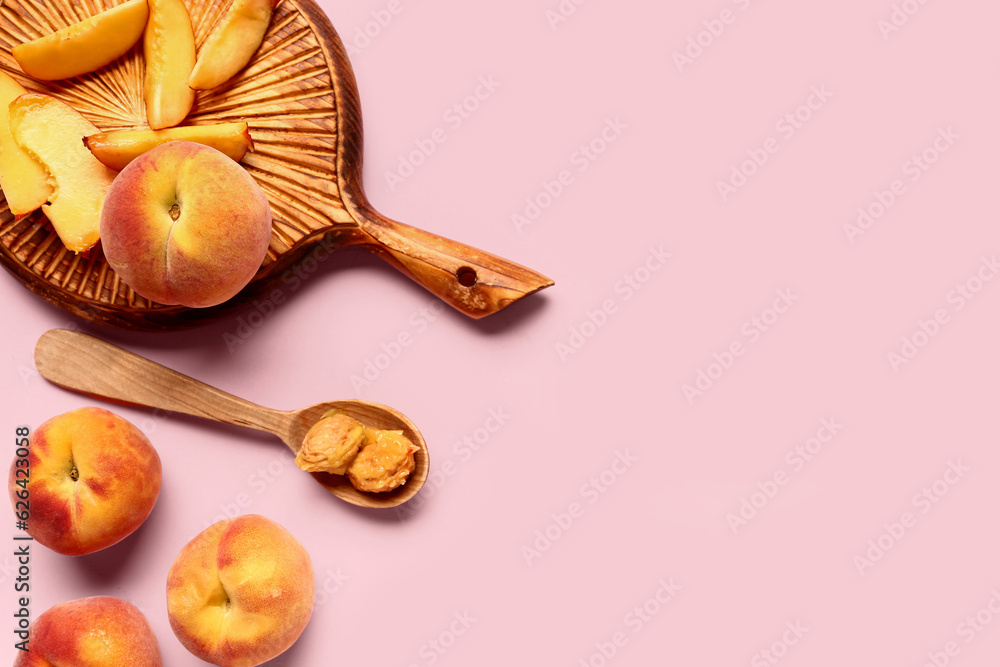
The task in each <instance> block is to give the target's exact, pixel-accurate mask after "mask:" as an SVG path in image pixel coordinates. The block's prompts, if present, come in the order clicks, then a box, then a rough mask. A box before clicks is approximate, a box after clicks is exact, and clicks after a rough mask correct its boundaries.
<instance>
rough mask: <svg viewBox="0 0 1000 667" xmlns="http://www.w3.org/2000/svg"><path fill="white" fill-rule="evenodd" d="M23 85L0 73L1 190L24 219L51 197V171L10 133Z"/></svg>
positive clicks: (13, 209)
mask: <svg viewBox="0 0 1000 667" xmlns="http://www.w3.org/2000/svg"><path fill="white" fill-rule="evenodd" d="M26 92H28V91H26V90H25V89H24V86H22V85H21V84H19V83H18V82H17V81H15V80H14V79H13V78H12V77H11V76H10V75H8V74H6V73H4V72H0V189H2V190H3V194H4V196H5V197H6V198H7V206H8V207H9V208H10V212H11V213H13V214H14V217H15V218H21V217H24V216H25V215H27V214H29V213H31V212H32V211H34V210H35V209H36V208H38V207H39V206H41V205H42V204H44V203H45V202H47V201H48V200H49V196H51V195H52V186H51V185H49V173H48V172H47V171H45V167H43V166H42V165H41V164H39V163H38V161H37V160H35V158H33V157H31V155H30V154H29V153H28V152H27V151H25V150H24V149H23V148H21V147H20V146H18V145H17V142H16V141H14V136H13V135H12V134H11V133H10V122H9V117H10V113H9V106H10V103H11V102H13V101H14V100H15V99H17V98H18V97H20V96H21V95H24V94H25V93H26Z"/></svg>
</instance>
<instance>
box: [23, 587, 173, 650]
mask: <svg viewBox="0 0 1000 667" xmlns="http://www.w3.org/2000/svg"><path fill="white" fill-rule="evenodd" d="M26 636H27V648H28V650H27V651H18V652H17V657H16V658H15V659H14V667H50V666H51V665H65V666H66V667H89V666H90V665H118V666H120V667H125V665H128V667H162V665H163V660H162V659H161V658H160V647H159V645H158V644H157V643H156V635H154V634H153V629H152V628H151V627H150V626H149V622H148V621H147V620H146V617H145V616H143V615H142V612H141V611H139V610H138V609H137V608H136V607H135V606H134V605H132V604H130V603H128V602H126V601H125V600H120V599H118V598H113V597H105V596H102V597H91V598H83V599H81V600H73V601H72V602H64V603H62V604H57V605H55V606H54V607H50V608H49V609H48V610H47V611H46V612H45V613H43V614H42V615H41V616H39V617H38V618H36V619H35V620H34V622H33V623H32V624H31V625H30V626H29V627H28V630H27V632H26Z"/></svg>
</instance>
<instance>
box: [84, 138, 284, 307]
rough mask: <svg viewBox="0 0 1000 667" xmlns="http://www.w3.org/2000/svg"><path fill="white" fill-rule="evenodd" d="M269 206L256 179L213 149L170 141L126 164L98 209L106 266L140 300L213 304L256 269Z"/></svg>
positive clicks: (239, 286)
mask: <svg viewBox="0 0 1000 667" xmlns="http://www.w3.org/2000/svg"><path fill="white" fill-rule="evenodd" d="M270 240H271V207H270V205H269V204H268V201H267V196H266V195H265V194H264V191H263V190H262V189H261V187H260V185H258V184H257V181H255V180H254V179H253V177H252V176H250V174H249V173H248V172H247V170H246V169H244V168H243V167H242V166H241V165H240V164H239V163H237V162H235V161H233V160H232V159H231V158H229V157H227V156H226V155H224V154H223V153H221V152H220V151H217V150H216V149H214V148H210V147H208V146H205V145H202V144H197V143H194V142H190V141H170V142H167V143H165V144H161V145H160V146H157V147H156V148H154V149H152V150H150V151H148V152H146V153H143V154H142V155H140V156H139V157H137V158H136V159H135V160H133V161H132V162H130V163H129V164H128V165H127V166H126V167H125V168H124V169H122V170H121V172H119V173H118V176H117V177H116V178H115V180H114V182H113V183H112V184H111V188H110V189H109V190H108V195H107V197H106V198H105V200H104V208H103V209H102V211H101V243H102V245H103V247H104V255H105V257H106V258H107V260H108V264H109V265H110V266H111V268H113V269H114V270H115V272H116V273H118V275H119V276H121V279H122V280H124V281H125V284H127V285H128V286H129V287H131V288H132V289H134V290H135V291H136V292H137V293H138V294H140V295H141V296H144V297H146V298H147V299H150V300H151V301H155V302H157V303H161V304H166V305H175V304H180V305H183V306H188V307H191V308H203V307H207V306H214V305H217V304H220V303H222V302H224V301H228V300H229V299H230V298H232V297H233V296H235V295H236V294H237V293H238V292H239V291H240V290H241V289H242V288H243V287H245V286H246V284H247V283H248V282H250V279H251V278H253V276H254V274H255V273H256V272H257V270H258V269H259V268H260V266H261V263H262V262H263V260H264V256H265V255H266V253H267V247H268V244H269V243H270Z"/></svg>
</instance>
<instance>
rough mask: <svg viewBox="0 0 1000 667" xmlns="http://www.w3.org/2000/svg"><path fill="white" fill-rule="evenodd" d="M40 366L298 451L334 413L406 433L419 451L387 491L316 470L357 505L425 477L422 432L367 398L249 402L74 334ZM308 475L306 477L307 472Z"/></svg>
mask: <svg viewBox="0 0 1000 667" xmlns="http://www.w3.org/2000/svg"><path fill="white" fill-rule="evenodd" d="M35 366H36V367H37V368H38V372H39V373H40V374H41V375H42V377H44V378H45V379H46V380H48V381H50V382H52V383H53V384H57V385H59V386H60V387H64V388H66V389H71V390H73V391H78V392H80V393H82V394H85V395H87V396H92V397H96V398H101V399H104V400H107V401H111V402H112V403H118V404H122V405H139V406H144V407H150V408H159V409H161V410H167V411H170V412H180V413H183V414H186V415H193V416H195V417H203V418H205V419H211V420H214V421H219V422H223V423H225V424H235V425H238V426H245V427H247V428H252V429H256V430H258V431H264V432H266V433H271V434H273V435H276V436H278V437H279V438H280V439H281V440H282V441H283V442H284V443H285V444H286V445H288V448H289V449H291V450H292V452H293V453H296V454H297V453H298V451H299V449H300V448H301V447H302V440H303V439H304V438H305V435H306V431H308V430H309V428H310V427H311V426H312V425H313V424H315V423H316V422H317V421H319V420H320V418H322V416H323V415H324V414H326V413H327V412H328V411H330V410H333V409H338V410H342V411H343V412H345V413H347V414H348V415H350V416H351V417H354V418H355V419H357V420H358V421H360V422H361V423H363V424H365V425H367V426H372V427H374V428H378V429H386V430H398V431H403V434H404V435H405V436H406V437H407V438H409V439H410V441H411V442H412V443H413V444H415V445H417V446H418V447H419V448H420V449H419V451H417V453H416V454H415V455H414V458H415V461H416V464H417V467H416V469H415V470H414V471H413V472H412V473H410V476H409V478H408V479H407V481H406V484H404V485H403V486H400V487H398V488H396V489H394V490H393V491H389V492H387V493H366V492H364V491H358V490H357V489H355V488H354V487H353V486H351V483H350V481H348V479H347V478H346V477H344V476H342V475H331V474H329V473H310V474H311V475H312V477H313V479H315V480H316V481H317V482H319V483H320V484H322V485H323V486H324V487H325V488H326V489H327V490H328V491H329V492H330V493H332V494H333V495H335V496H337V497H338V498H340V499H341V500H345V501H347V502H349V503H351V504H352V505H358V506H361V507H372V508H388V507H395V506H397V505H400V504H402V503H404V502H406V501H407V500H409V499H410V498H412V497H413V496H415V495H416V494H417V492H418V491H419V490H420V487H422V486H423V485H424V482H425V481H426V480H427V471H428V468H429V466H430V454H429V453H428V452H427V443H426V442H424V438H423V436H422V435H420V431H418V430H417V427H416V426H415V425H414V424H413V422H411V421H410V420H409V419H407V418H406V417H405V416H404V415H403V414H402V413H401V412H399V411H397V410H394V409H393V408H390V407H388V406H385V405H380V404H378V403H370V402H368V401H357V400H354V401H330V402H327V403H319V404H317V405H312V406H309V407H307V408H302V409H299V410H272V409H270V408H265V407H262V406H259V405H255V404H253V403H250V402H249V401H245V400H243V399H242V398H238V397H236V396H233V395H232V394H228V393H226V392H224V391H222V390H220V389H216V388H214V387H211V386H209V385H207V384H204V383H203V382H199V381H198V380H195V379H193V378H190V377H188V376H186V375H184V374H182V373H178V372H177V371H174V370H171V369H169V368H166V367H164V366H161V365H159V364H157V363H154V362H152V361H149V360H148V359H144V358H143V357H140V356H138V355H136V354H132V353H131V352H126V351H125V350H123V349H121V348H119V347H116V346H114V345H111V344H110V343H105V342H104V341H102V340H100V339H97V338H94V337H93V336H88V335H87V334H82V333H79V332H76V331H67V330H64V329H53V330H51V331H47V332H45V333H44V334H42V336H41V337H40V338H39V339H38V343H37V344H36V345H35ZM303 474H305V473H303Z"/></svg>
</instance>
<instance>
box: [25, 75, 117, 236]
mask: <svg viewBox="0 0 1000 667" xmlns="http://www.w3.org/2000/svg"><path fill="white" fill-rule="evenodd" d="M9 108H10V132H11V134H12V135H13V137H14V140H15V141H16V142H17V143H18V145H20V146H21V147H22V148H24V149H25V150H26V151H27V152H28V153H29V154H31V156H32V157H34V158H35V159H36V160H38V162H40V163H41V164H42V165H44V167H45V168H46V170H47V171H48V173H49V176H50V177H51V178H52V182H53V184H54V190H53V192H52V196H51V197H50V198H49V202H48V203H47V204H44V205H42V212H43V213H45V216H46V217H47V218H48V219H49V221H50V222H51V223H52V226H53V227H54V228H55V230H56V233H57V234H58V235H59V238H60V239H61V240H62V242H63V244H64V245H65V246H66V248H68V249H69V250H72V251H73V252H83V251H85V250H87V249H89V248H90V247H91V246H93V245H94V244H95V243H97V241H98V240H99V239H100V237H101V209H102V207H103V206H104V198H105V196H106V195H107V193H108V190H109V189H110V188H111V183H112V182H113V181H114V180H115V176H117V173H116V172H114V171H112V170H111V169H108V168H107V167H105V166H104V165H103V164H101V163H100V161H98V159H97V158H95V157H94V156H93V155H91V153H90V151H88V150H87V147H86V146H84V145H83V138H84V137H86V136H87V135H90V134H94V133H95V132H97V128H96V127H95V126H94V124H93V123H91V122H90V121H89V120H87V119H86V118H84V117H83V116H82V115H81V114H80V112H78V111H76V110H75V109H73V108H72V107H70V106H68V105H66V104H64V103H63V102H61V101H59V100H57V99H56V98H54V97H51V96H49V95H43V94H41V93H25V94H24V95H21V96H19V97H18V98H17V99H15V100H14V101H13V102H11V104H10V107H9Z"/></svg>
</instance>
